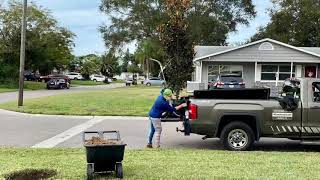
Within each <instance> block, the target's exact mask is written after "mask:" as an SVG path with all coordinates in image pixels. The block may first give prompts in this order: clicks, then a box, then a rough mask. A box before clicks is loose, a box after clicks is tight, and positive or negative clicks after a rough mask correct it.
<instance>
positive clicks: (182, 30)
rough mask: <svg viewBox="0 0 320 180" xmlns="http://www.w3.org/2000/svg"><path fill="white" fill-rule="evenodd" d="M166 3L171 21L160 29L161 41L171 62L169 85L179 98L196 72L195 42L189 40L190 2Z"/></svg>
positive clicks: (167, 70)
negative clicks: (194, 65)
mask: <svg viewBox="0 0 320 180" xmlns="http://www.w3.org/2000/svg"><path fill="white" fill-rule="evenodd" d="M165 3H166V7H167V8H166V15H167V16H168V17H169V18H168V19H169V21H168V22H166V23H164V24H163V25H162V26H160V27H159V31H160V40H161V42H162V44H163V47H164V49H165V52H166V56H167V58H168V59H169V61H170V65H169V66H168V67H167V68H166V74H167V75H168V79H167V85H168V86H169V88H171V89H172V90H173V91H174V93H175V95H176V97H177V98H178V97H179V94H180V91H181V90H182V89H183V88H184V87H185V86H186V82H187V81H188V80H191V74H192V72H193V71H194V69H193V62H192V60H193V56H194V50H193V42H192V41H191V39H189V38H188V28H189V24H188V21H187V15H188V12H189V9H190V0H166V1H165Z"/></svg>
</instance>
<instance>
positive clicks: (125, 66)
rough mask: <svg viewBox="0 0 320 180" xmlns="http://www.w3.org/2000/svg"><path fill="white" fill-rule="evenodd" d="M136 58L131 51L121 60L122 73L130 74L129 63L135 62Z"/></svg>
mask: <svg viewBox="0 0 320 180" xmlns="http://www.w3.org/2000/svg"><path fill="white" fill-rule="evenodd" d="M133 59H134V57H133V55H132V54H131V53H130V52H129V49H127V51H126V52H125V54H124V56H123V57H122V58H121V61H122V63H121V66H120V69H121V72H128V66H129V62H131V61H133Z"/></svg>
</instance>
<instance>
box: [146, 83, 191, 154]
mask: <svg viewBox="0 0 320 180" xmlns="http://www.w3.org/2000/svg"><path fill="white" fill-rule="evenodd" d="M172 95H173V93H172V91H171V90H170V89H165V90H164V91H163V92H162V93H161V94H160V95H159V96H158V97H157V99H156V101H155V102H154V104H153V106H152V108H151V109H150V111H149V119H150V132H149V136H148V144H147V148H152V147H153V146H152V139H153V136H154V134H156V135H155V136H156V140H155V147H156V148H159V147H160V136H161V132H162V126H161V116H162V114H163V113H164V112H170V113H172V112H174V111H177V110H179V109H181V108H184V107H187V104H186V103H183V104H181V105H179V106H176V107H172V106H171V105H170V103H169V101H170V100H172Z"/></svg>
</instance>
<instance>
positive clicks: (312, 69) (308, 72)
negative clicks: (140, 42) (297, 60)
mask: <svg viewBox="0 0 320 180" xmlns="http://www.w3.org/2000/svg"><path fill="white" fill-rule="evenodd" d="M304 69H305V70H304V77H307V78H316V77H317V66H305V68H304Z"/></svg>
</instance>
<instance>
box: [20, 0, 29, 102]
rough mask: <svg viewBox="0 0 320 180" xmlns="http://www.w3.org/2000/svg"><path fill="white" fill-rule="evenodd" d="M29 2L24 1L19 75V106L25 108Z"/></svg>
mask: <svg viewBox="0 0 320 180" xmlns="http://www.w3.org/2000/svg"><path fill="white" fill-rule="evenodd" d="M27 3H28V1H27V0H24V1H23V10H22V27H21V48H20V75H19V97H18V106H19V107H20V106H23V85H24V62H25V57H26V54H25V53H26V29H27V22H26V16H27Z"/></svg>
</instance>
